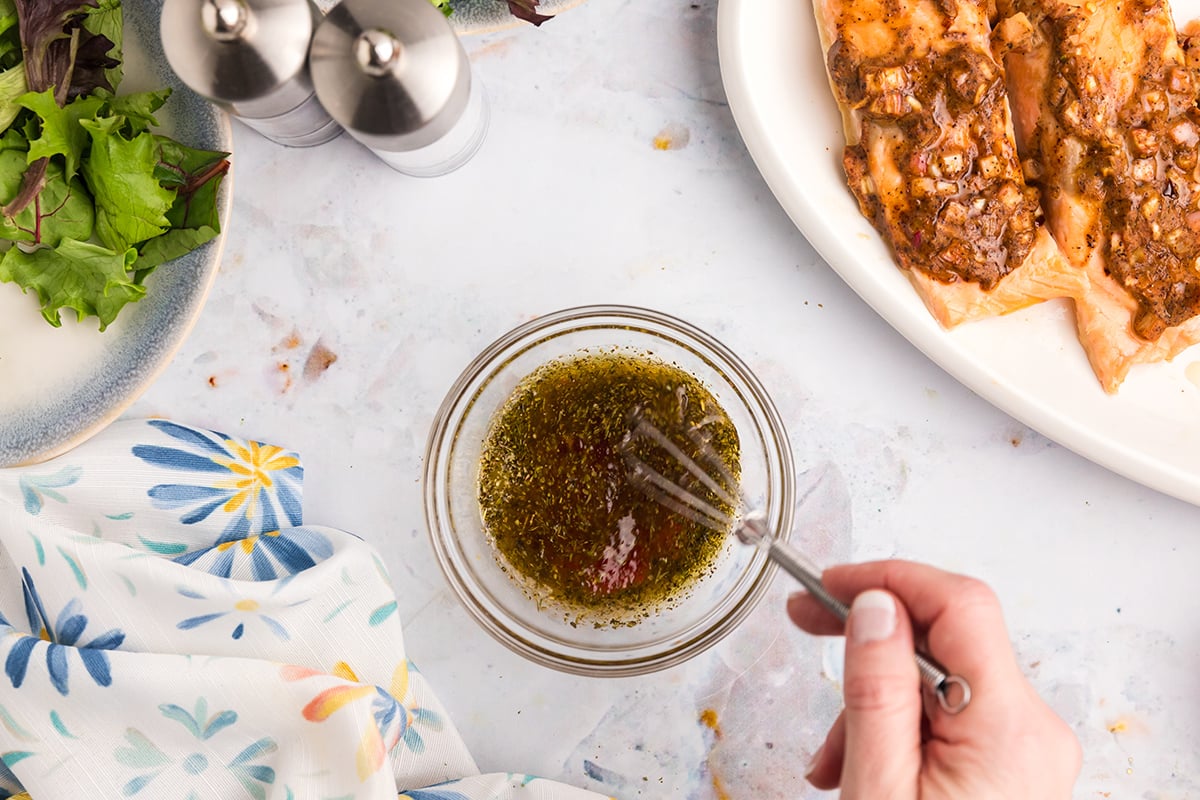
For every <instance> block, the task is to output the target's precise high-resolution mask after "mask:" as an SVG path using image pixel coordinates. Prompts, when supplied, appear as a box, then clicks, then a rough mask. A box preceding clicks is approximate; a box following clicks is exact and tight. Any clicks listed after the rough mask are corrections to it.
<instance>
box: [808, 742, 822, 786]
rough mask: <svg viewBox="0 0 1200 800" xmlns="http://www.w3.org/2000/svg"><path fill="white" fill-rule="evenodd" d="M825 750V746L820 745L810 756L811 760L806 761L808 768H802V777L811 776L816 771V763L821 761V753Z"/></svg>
mask: <svg viewBox="0 0 1200 800" xmlns="http://www.w3.org/2000/svg"><path fill="white" fill-rule="evenodd" d="M824 749H825V745H823V744H822V745H821V746H820V747H818V748H817V749H816V751H815V752H813V754H812V758H810V759H809V760H808V766H807V767H805V768H804V777H806V778H807V777H808V776H809V775H812V774H813V772H814V771H816V769H817V762H818V761H820V760H821V751H822V750H824Z"/></svg>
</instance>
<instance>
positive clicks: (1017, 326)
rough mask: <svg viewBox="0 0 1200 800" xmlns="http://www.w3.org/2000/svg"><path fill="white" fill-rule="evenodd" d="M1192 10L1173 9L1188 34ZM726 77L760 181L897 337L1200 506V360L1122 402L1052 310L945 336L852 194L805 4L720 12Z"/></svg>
mask: <svg viewBox="0 0 1200 800" xmlns="http://www.w3.org/2000/svg"><path fill="white" fill-rule="evenodd" d="M1195 5H1196V3H1195V2H1194V0H1193V2H1192V3H1189V4H1188V8H1187V9H1186V10H1185V9H1184V7H1183V4H1182V3H1176V4H1175V14H1176V18H1177V20H1178V21H1180V22H1182V21H1184V20H1188V19H1191V18H1192V17H1193V16H1195V13H1196V10H1197V9H1196V8H1195ZM717 20H718V21H717V27H718V45H719V49H720V60H721V74H722V77H723V79H724V82H725V91H726V94H727V95H728V98H729V105H730V107H731V109H732V111H733V115H734V118H735V120H736V121H737V125H738V128H739V130H740V131H741V134H742V137H743V139H745V142H746V146H747V148H748V149H749V151H750V153H751V155H752V156H753V158H754V161H755V163H756V164H757V165H758V168H759V171H760V172H762V174H763V177H764V178H765V179H766V181H767V183H768V184H769V186H770V187H771V191H772V192H774V194H775V197H776V198H777V199H778V200H779V202H780V204H781V205H782V206H783V208H784V209H785V210H786V211H787V213H788V215H789V216H790V217H791V218H792V221H793V222H795V224H796V226H797V227H799V228H800V230H801V232H803V233H804V235H805V236H806V237H807V238H808V240H809V242H811V243H812V245H813V247H815V248H816V249H817V251H818V252H819V253H820V254H821V255H822V257H824V258H825V260H826V261H828V262H829V264H830V266H832V267H833V268H834V269H835V270H836V271H837V272H838V274H839V275H840V276H841V277H842V279H843V280H845V281H846V283H847V284H849V285H850V287H851V288H853V289H854V291H856V292H857V293H858V294H859V296H861V297H862V298H863V299H864V300H865V301H866V302H867V303H869V304H870V305H871V306H872V307H873V308H874V309H875V310H876V311H877V312H878V313H879V314H880V315H881V316H882V317H883V318H884V319H886V320H887V321H888V322H889V323H890V324H891V325H892V327H894V328H895V329H896V330H897V331H898V332H899V333H901V334H902V335H903V336H904V337H905V338H907V339H908V340H909V341H910V342H912V343H913V344H914V345H916V346H917V347H918V348H920V349H921V350H922V351H923V352H924V353H925V354H926V355H927V356H929V358H931V359H933V361H935V362H936V363H938V364H939V365H940V366H941V367H943V368H944V369H945V370H946V371H947V372H949V373H950V374H951V375H953V376H954V377H955V378H957V379H958V380H959V381H961V382H962V383H963V384H965V385H966V386H968V387H970V388H971V389H972V390H974V391H975V392H977V393H978V394H979V395H981V396H982V397H984V398H986V399H987V400H989V401H990V402H992V403H993V404H995V405H996V406H998V407H999V408H1001V409H1003V410H1004V411H1006V412H1008V413H1009V414H1011V415H1012V416H1014V417H1016V418H1017V419H1019V420H1021V421H1022V422H1024V423H1025V424H1027V425H1029V426H1030V427H1032V428H1035V429H1036V430H1038V431H1041V432H1042V433H1043V434H1045V435H1046V436H1048V437H1050V438H1052V439H1054V440H1055V441H1057V442H1059V443H1060V444H1062V445H1064V446H1066V447H1069V448H1071V449H1072V450H1075V451H1076V452H1078V453H1080V454H1081V455H1083V456H1085V457H1087V458H1089V459H1091V460H1093V461H1095V462H1097V463H1099V464H1103V465H1104V466H1106V467H1108V468H1109V469H1112V470H1114V471H1115V472H1118V473H1121V474H1122V475H1125V476H1127V477H1129V478H1132V479H1133V480H1136V481H1139V482H1141V483H1143V484H1145V485H1147V486H1151V487H1153V488H1156V489H1158V490H1160V491H1163V492H1166V493H1168V494H1172V495H1175V496H1177V497H1180V498H1183V499H1185V500H1188V501H1189V502H1192V503H1197V504H1200V347H1196V348H1192V349H1191V350H1189V351H1187V352H1185V353H1183V354H1182V355H1180V356H1179V357H1178V358H1176V359H1175V361H1174V362H1173V363H1170V364H1154V365H1146V366H1138V367H1134V368H1133V370H1132V371H1131V373H1130V375H1129V377H1128V378H1127V379H1126V381H1125V384H1124V385H1123V386H1122V388H1121V391H1120V393H1119V394H1117V395H1116V396H1109V395H1106V394H1105V393H1104V392H1103V390H1101V388H1100V385H1099V383H1098V382H1097V381H1096V379H1095V377H1094V376H1093V375H1092V371H1091V369H1090V367H1089V366H1088V363H1087V359H1086V358H1085V357H1084V355H1083V352H1082V350H1081V349H1080V347H1079V345H1078V343H1077V340H1076V338H1075V332H1074V327H1073V322H1072V317H1071V313H1070V309H1069V307H1068V306H1067V305H1066V303H1065V301H1055V302H1053V303H1046V304H1042V305H1040V306H1035V307H1033V308H1030V309H1026V310H1024V311H1021V312H1018V313H1016V314H1012V315H1009V316H1006V317H1003V318H999V319H990V320H984V321H982V322H977V323H971V324H969V325H964V326H962V327H960V328H958V329H956V330H953V331H945V330H943V329H942V328H941V327H940V326H939V325H938V324H937V323H936V322H934V320H933V319H932V318H931V317H930V316H929V313H928V312H927V311H926V309H925V307H924V305H922V303H921V301H920V299H919V298H918V297H917V295H916V293H915V292H914V290H913V288H912V286H911V285H910V284H909V282H908V280H907V278H905V277H904V275H903V274H902V273H901V272H900V270H899V269H898V268H897V267H896V266H895V264H894V262H893V261H892V258H891V256H890V254H889V252H888V250H887V248H886V247H885V245H884V244H883V242H882V240H881V239H880V238H879V236H878V235H877V234H876V233H875V231H874V229H872V227H871V225H870V224H869V223H868V222H867V221H866V220H865V219H864V218H863V217H862V215H861V214H860V213H859V210H858V206H857V204H856V202H855V200H854V198H853V197H852V196H851V194H850V192H849V190H848V189H847V188H846V185H845V182H844V175H843V173H842V170H841V165H840V159H841V152H842V148H843V146H844V139H843V137H842V128H841V118H840V116H839V114H838V111H837V108H836V106H835V104H834V101H833V95H832V93H831V91H830V89H829V84H828V81H827V79H826V75H825V68H824V63H823V54H822V52H821V47H820V43H819V41H818V38H817V30H816V23H815V20H814V18H813V10H812V5H811V3H810V2H809V1H808V0H720V6H719V8H718V17H717Z"/></svg>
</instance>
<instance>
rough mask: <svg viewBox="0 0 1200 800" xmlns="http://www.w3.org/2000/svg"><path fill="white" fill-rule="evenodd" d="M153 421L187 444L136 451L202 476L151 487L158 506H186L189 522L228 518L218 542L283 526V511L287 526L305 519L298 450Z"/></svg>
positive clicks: (162, 464) (140, 455) (145, 458)
mask: <svg viewBox="0 0 1200 800" xmlns="http://www.w3.org/2000/svg"><path fill="white" fill-rule="evenodd" d="M149 424H150V425H151V426H152V427H155V428H158V429H159V430H160V431H162V432H163V433H165V434H167V435H168V436H170V437H172V438H173V439H176V440H177V441H179V442H180V443H181V445H182V446H181V447H162V446H160V445H149V444H139V445H135V446H134V448H133V454H134V455H135V456H137V457H138V458H140V459H142V460H143V461H145V462H146V463H147V464H151V465H153V466H156V467H162V468H166V469H169V470H173V471H179V472H190V473H194V474H195V476H196V478H197V479H199V480H200V481H201V482H199V483H160V484H158V485H156V486H153V487H151V488H150V491H149V494H150V497H151V499H152V500H153V501H154V505H155V506H156V507H158V508H168V509H176V508H183V509H186V510H185V512H184V514H183V515H182V516H180V518H179V521H180V522H182V523H184V524H185V525H194V524H196V523H198V522H202V521H204V520H207V519H208V518H209V517H210V516H212V515H213V514H221V515H224V516H226V517H228V521H227V524H226V526H225V529H224V532H223V533H222V535H221V538H220V539H219V540H218V543H221V542H231V541H236V540H238V539H242V538H245V537H246V536H247V535H249V534H251V533H263V532H265V531H275V530H279V528H280V526H281V525H280V519H279V518H280V516H281V515H282V516H283V517H284V518H285V519H284V521H285V522H286V524H288V525H299V524H300V523H301V521H302V514H301V510H300V497H299V491H300V484H301V481H302V480H303V478H304V468H303V467H302V466H300V458H299V457H298V456H297V455H296V454H295V453H293V452H291V451H288V450H284V449H283V448H282V447H276V446H275V445H268V444H261V443H259V442H254V441H239V440H236V439H234V438H231V437H229V436H226V435H225V434H223V433H217V432H215V431H214V432H212V433H211V434H210V433H209V432H207V431H200V430H197V429H195V428H185V427H184V426H182V425H176V424H175V423H173V422H166V421H164V420H151V421H150V422H149Z"/></svg>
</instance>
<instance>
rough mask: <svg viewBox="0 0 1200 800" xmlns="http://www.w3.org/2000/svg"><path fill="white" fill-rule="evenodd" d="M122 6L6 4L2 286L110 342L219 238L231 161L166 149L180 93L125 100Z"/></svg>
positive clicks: (49, 1) (1, 79)
mask: <svg viewBox="0 0 1200 800" xmlns="http://www.w3.org/2000/svg"><path fill="white" fill-rule="evenodd" d="M122 28H123V21H122V14H121V4H120V0H0V239H2V240H3V241H2V242H0V248H3V247H7V249H4V250H3V252H2V254H0V281H9V282H13V283H16V284H17V285H19V286H20V287H21V288H22V290H24V291H26V292H29V291H33V292H34V293H36V294H37V297H38V299H39V300H40V301H41V304H42V316H43V317H45V319H46V321H47V322H49V323H50V324H51V325H54V326H58V325H60V324H61V320H60V313H61V312H62V311H64V310H69V311H74V312H75V314H76V317H77V318H78V319H80V320H82V319H84V318H85V317H88V316H94V317H96V318H98V319H99V325H100V330H104V329H105V328H106V327H107V326H108V325H109V324H110V323H111V322H112V321H113V320H114V319H116V317H117V314H118V313H120V311H121V309H122V308H124V306H125V305H126V304H127V303H131V302H135V301H137V300H138V299H140V298H141V297H142V296H143V295H144V294H145V293H146V288H145V279H146V277H147V276H148V275H149V274H150V273H151V272H152V271H153V270H154V269H155V268H156V267H158V266H160V265H162V264H164V263H166V262H168V261H170V260H172V259H174V258H177V257H179V256H181V255H183V254H185V253H187V252H189V251H191V250H194V249H195V248H197V247H199V246H200V245H202V244H204V243H205V242H207V241H209V240H210V239H212V238H213V237H215V236H216V235H217V234H218V233H219V232H220V229H221V228H220V221H219V220H218V219H217V190H218V188H219V186H220V182H221V179H222V178H223V177H224V175H225V173H226V172H227V171H228V170H229V161H228V160H227V158H226V157H227V156H228V155H229V154H228V153H220V152H213V151H208V150H197V149H194V148H191V147H187V146H185V145H182V144H180V143H179V142H176V141H174V140H172V139H169V138H167V137H165V136H160V135H157V134H155V133H154V132H153V130H152V128H153V127H154V126H156V125H157V124H158V123H157V120H156V119H155V117H154V114H155V112H157V111H158V110H159V109H160V108H161V107H162V106H163V104H164V103H165V102H166V101H167V98H168V97H169V96H170V93H171V92H170V89H162V90H160V91H152V92H140V93H137V94H129V95H118V94H117V93H116V92H117V88H118V86H119V85H120V82H121V55H122Z"/></svg>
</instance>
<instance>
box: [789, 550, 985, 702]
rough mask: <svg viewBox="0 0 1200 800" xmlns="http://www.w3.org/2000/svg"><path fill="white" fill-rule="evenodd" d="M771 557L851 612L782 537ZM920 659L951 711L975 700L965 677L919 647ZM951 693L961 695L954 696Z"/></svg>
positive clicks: (825, 601) (822, 597) (839, 613)
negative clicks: (945, 667)
mask: <svg viewBox="0 0 1200 800" xmlns="http://www.w3.org/2000/svg"><path fill="white" fill-rule="evenodd" d="M767 554H768V555H769V556H770V558H771V560H772V561H774V562H775V563H776V564H778V565H779V566H780V568H782V569H783V571H784V572H786V573H788V574H789V575H791V576H792V577H793V578H795V579H796V580H798V581H799V582H800V584H801V585H802V586H804V588H805V589H807V590H808V593H809V594H810V595H812V596H813V597H815V598H816V599H817V600H818V601H819V602H820V603H821V605H823V606H825V608H827V609H829V610H830V611H831V612H832V613H833V614H834V616H836V617H837V618H838V619H840V620H841V621H842V622H845V621H846V617H848V616H849V615H850V609H849V607H848V606H847V605H846V604H845V603H843V602H842V601H841V600H838V599H837V598H836V597H834V596H833V595H831V594H830V593H829V590H828V589H826V588H825V584H823V583H821V578H820V576H819V574H818V573H817V571H816V568H814V567H813V566H812V565H811V564H809V563H808V562H807V561H805V560H804V558H803V557H801V556H800V554H799V553H797V552H796V551H795V550H793V549H792V548H791V547H789V546H788V545H786V544H783V543H781V542H778V541H771V544H770V546H769V547H768V549H767ZM913 656H914V657H915V658H916V661H917V671H918V672H919V673H920V674H921V682H922V683H924V684H925V686H927V687H928V688H929V690H930V691H931V692H933V694H934V696H935V697H936V698H937V701H938V705H939V706H940V707H941V709H942V710H943V711H945V712H946V713H947V714H957V713H959V712H960V711H962V710H963V709H964V708H966V707H967V704H968V703H970V702H971V686H970V684H968V683H967V681H966V680H965V679H964V678H961V677H959V676H958V675H950V674H948V673H947V672H946V670H945V669H944V668H943V667H942V666H941V665H940V664H938V663H937V662H936V661H934V660H933V659H932V658H930V657H929V656H927V655H925V654H924V653H922V652H920V651H917V652H916V653H914V654H913ZM951 693H954V694H956V695H957V696H956V697H954V698H951Z"/></svg>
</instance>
